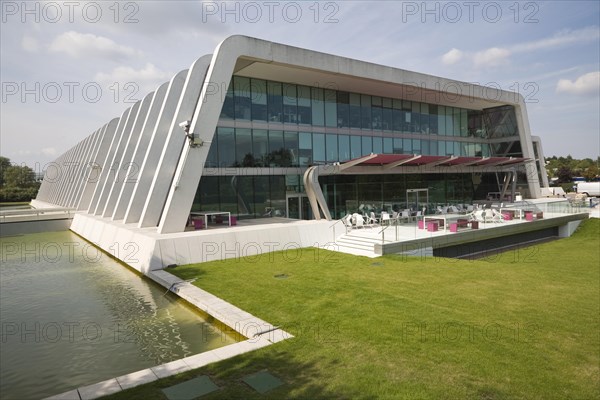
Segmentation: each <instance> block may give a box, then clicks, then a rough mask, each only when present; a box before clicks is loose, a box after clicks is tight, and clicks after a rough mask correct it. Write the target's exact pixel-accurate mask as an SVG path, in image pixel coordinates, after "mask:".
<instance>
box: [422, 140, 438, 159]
mask: <svg viewBox="0 0 600 400" xmlns="http://www.w3.org/2000/svg"><path fill="white" fill-rule="evenodd" d="M436 150H437V148H436ZM421 154H424V155H426V156H430V155H434V154H432V153H431V149H430V148H429V140H421Z"/></svg>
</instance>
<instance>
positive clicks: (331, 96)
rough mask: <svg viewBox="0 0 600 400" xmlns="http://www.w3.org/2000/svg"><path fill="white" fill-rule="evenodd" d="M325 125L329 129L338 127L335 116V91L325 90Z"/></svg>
mask: <svg viewBox="0 0 600 400" xmlns="http://www.w3.org/2000/svg"><path fill="white" fill-rule="evenodd" d="M324 96H325V125H326V126H329V127H337V126H338V116H337V93H336V92H335V90H329V89H325V91H324Z"/></svg>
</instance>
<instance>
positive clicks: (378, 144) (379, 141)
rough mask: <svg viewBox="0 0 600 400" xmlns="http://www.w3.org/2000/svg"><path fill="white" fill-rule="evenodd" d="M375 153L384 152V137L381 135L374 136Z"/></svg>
mask: <svg viewBox="0 0 600 400" xmlns="http://www.w3.org/2000/svg"><path fill="white" fill-rule="evenodd" d="M373 153H375V154H383V138H380V137H374V138H373Z"/></svg>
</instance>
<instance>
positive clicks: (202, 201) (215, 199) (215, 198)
mask: <svg viewBox="0 0 600 400" xmlns="http://www.w3.org/2000/svg"><path fill="white" fill-rule="evenodd" d="M198 192H199V199H198V203H199V204H197V202H196V199H194V205H193V208H192V211H200V210H203V211H214V210H220V209H221V205H220V203H219V194H220V190H219V177H218V176H206V175H203V176H202V178H200V185H199V186H198ZM198 192H196V196H198Z"/></svg>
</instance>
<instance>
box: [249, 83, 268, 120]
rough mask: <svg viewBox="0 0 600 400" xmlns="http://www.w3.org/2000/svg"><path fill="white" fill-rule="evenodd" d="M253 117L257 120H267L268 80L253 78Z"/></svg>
mask: <svg viewBox="0 0 600 400" xmlns="http://www.w3.org/2000/svg"><path fill="white" fill-rule="evenodd" d="M250 84H251V89H252V119H253V120H256V121H266V120H267V81H264V80H262V79H252V80H251V82H250Z"/></svg>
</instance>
